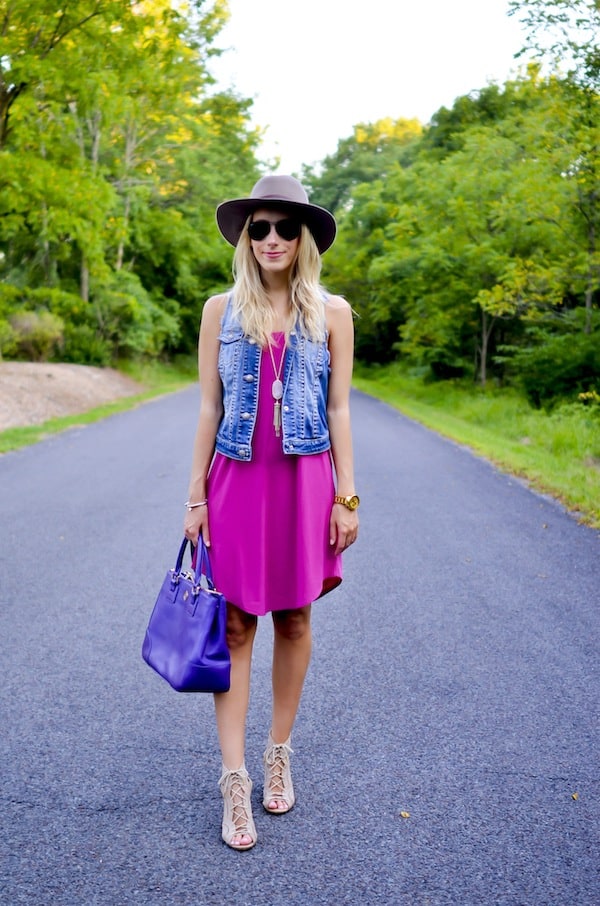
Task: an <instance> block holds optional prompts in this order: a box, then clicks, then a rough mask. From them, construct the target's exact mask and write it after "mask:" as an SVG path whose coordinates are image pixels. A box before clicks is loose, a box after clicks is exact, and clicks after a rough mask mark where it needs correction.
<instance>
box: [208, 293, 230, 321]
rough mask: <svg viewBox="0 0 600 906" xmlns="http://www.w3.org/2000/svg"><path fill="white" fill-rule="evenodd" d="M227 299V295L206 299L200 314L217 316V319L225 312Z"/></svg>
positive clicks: (222, 294)
mask: <svg viewBox="0 0 600 906" xmlns="http://www.w3.org/2000/svg"><path fill="white" fill-rule="evenodd" d="M228 298H229V293H219V294H218V295H217V296H211V297H210V299H207V300H206V302H205V303H204V307H203V309H202V314H203V315H204V314H205V313H206V314H208V315H212V316H213V317H214V315H218V316H219V317H220V316H221V315H222V314H223V312H224V311H225V306H226V305H227V299H228Z"/></svg>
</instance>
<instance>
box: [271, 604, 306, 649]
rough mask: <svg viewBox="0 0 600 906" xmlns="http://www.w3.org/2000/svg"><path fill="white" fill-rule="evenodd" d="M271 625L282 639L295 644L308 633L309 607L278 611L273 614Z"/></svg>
mask: <svg viewBox="0 0 600 906" xmlns="http://www.w3.org/2000/svg"><path fill="white" fill-rule="evenodd" d="M273 625H274V627H275V631H276V632H277V633H278V634H279V635H280V636H283V638H284V639H287V640H288V641H290V642H297V641H299V640H300V639H303V638H304V637H305V636H306V635H308V633H309V632H310V607H301V608H299V609H298V610H281V611H278V612H276V613H274V614H273Z"/></svg>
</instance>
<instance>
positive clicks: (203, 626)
mask: <svg viewBox="0 0 600 906" xmlns="http://www.w3.org/2000/svg"><path fill="white" fill-rule="evenodd" d="M187 543H188V539H187V538H184V539H183V541H182V543H181V547H180V548H179V554H178V556H177V563H176V564H175V566H174V567H173V569H170V570H169V572H168V573H167V575H166V577H165V580H164V582H163V584H162V588H161V590H160V592H159V594H158V598H157V599H156V604H155V605H154V609H153V611H152V615H151V616H150V621H149V623H148V628H147V630H146V637H145V638H144V644H143V646H142V657H143V658H144V660H145V661H146V663H147V664H149V665H150V667H152V668H153V669H154V670H156V672H157V673H159V674H160V675H161V676H162V677H163V678H164V679H166V681H167V682H168V683H169V684H170V685H171V686H172V687H173V689H175V690H176V691H177V692H227V691H228V689H229V674H230V668H231V662H230V659H229V649H228V647H227V636H226V629H227V604H226V601H225V598H224V596H223V595H222V594H221V593H220V592H218V591H217V590H216V588H215V586H214V582H213V579H212V571H211V568H210V560H209V557H208V550H207V549H206V545H205V544H204V541H203V540H202V538H200V539H199V541H198V547H197V549H196V564H195V572H194V573H192V572H189V571H184V570H182V564H183V555H184V553H185V549H186V547H187ZM190 545H191V542H190ZM192 548H193V546H192Z"/></svg>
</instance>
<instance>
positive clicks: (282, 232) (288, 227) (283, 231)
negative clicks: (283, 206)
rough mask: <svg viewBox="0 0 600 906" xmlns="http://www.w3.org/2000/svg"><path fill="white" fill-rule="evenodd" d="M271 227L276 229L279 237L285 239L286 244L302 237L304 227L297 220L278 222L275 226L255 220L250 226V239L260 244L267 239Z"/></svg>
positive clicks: (289, 219)
mask: <svg viewBox="0 0 600 906" xmlns="http://www.w3.org/2000/svg"><path fill="white" fill-rule="evenodd" d="M271 226H274V227H275V232H276V233H277V235H278V236H280V237H281V238H282V239H285V240H286V242H291V240H292V239H297V238H298V236H299V235H300V230H301V229H302V225H301V224H300V223H299V222H298V221H297V220H292V219H291V218H287V219H285V220H278V221H276V222H275V223H273V224H271V222H270V221H269V220H254V221H253V222H252V223H250V224H248V235H249V236H250V239H254V240H255V241H257V242H260V240H261V239H266V237H267V236H268V235H269V233H270V232H271Z"/></svg>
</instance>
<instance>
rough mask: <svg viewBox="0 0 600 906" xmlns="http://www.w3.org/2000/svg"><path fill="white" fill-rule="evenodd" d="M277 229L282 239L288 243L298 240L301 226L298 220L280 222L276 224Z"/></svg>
mask: <svg viewBox="0 0 600 906" xmlns="http://www.w3.org/2000/svg"><path fill="white" fill-rule="evenodd" d="M275 229H276V230H277V232H278V233H279V235H280V236H281V238H282V239H285V240H287V241H288V242H289V241H290V240H292V239H297V238H298V236H299V235H300V224H299V223H298V221H297V220H291V219H290V220H278V221H277V223H276V224H275Z"/></svg>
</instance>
